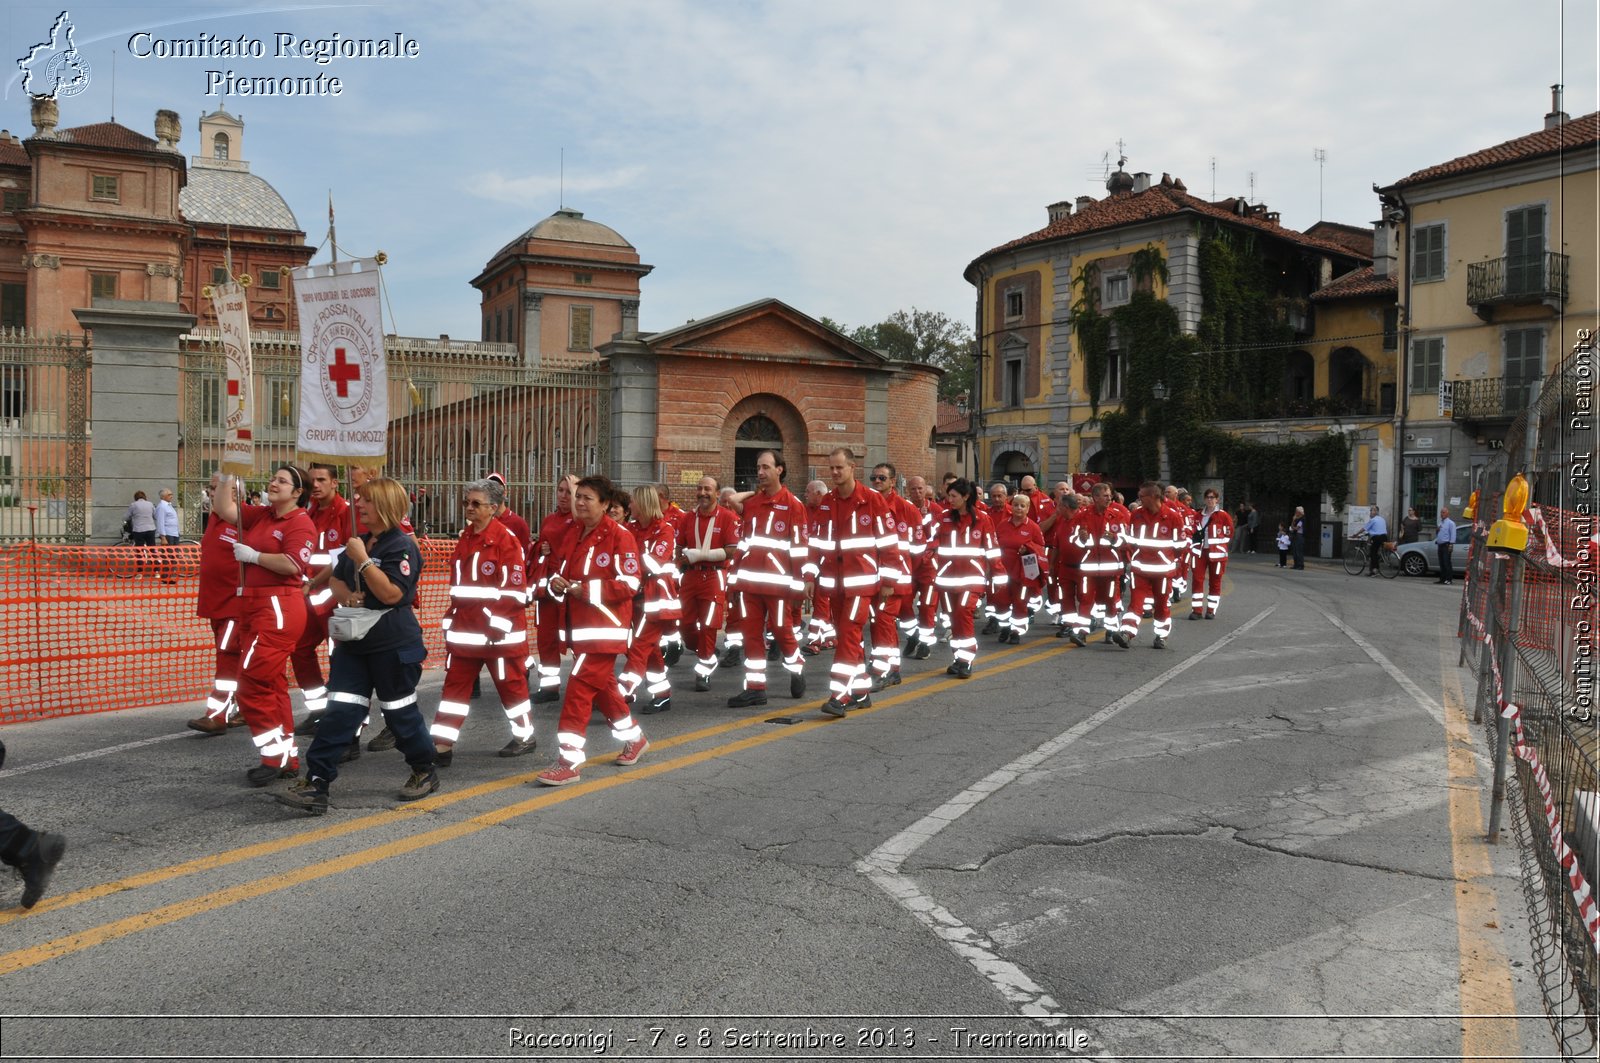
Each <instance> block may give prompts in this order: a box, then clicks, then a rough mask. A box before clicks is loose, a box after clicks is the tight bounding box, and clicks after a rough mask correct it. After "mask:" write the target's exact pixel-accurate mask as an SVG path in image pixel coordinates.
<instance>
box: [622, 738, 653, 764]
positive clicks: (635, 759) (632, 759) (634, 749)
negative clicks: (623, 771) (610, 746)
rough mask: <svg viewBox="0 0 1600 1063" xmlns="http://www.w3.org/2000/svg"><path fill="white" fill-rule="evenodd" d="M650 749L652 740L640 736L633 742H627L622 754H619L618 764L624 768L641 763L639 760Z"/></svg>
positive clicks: (624, 744)
mask: <svg viewBox="0 0 1600 1063" xmlns="http://www.w3.org/2000/svg"><path fill="white" fill-rule="evenodd" d="M649 748H650V739H648V738H646V737H645V736H644V735H640V736H639V737H638V738H635V739H634V740H633V741H632V742H625V743H623V746H622V752H621V753H618V754H617V763H618V764H621V765H622V766H623V767H624V768H626V767H628V766H629V765H632V764H637V763H639V758H640V757H642V756H644V751H645V750H647V749H649Z"/></svg>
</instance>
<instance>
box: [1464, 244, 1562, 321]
mask: <svg viewBox="0 0 1600 1063" xmlns="http://www.w3.org/2000/svg"><path fill="white" fill-rule="evenodd" d="M1566 301H1567V256H1566V255H1562V254H1557V253H1556V252H1554V251H1546V252H1544V253H1543V254H1538V255H1517V256H1508V257H1506V258H1491V259H1490V260H1489V261H1487V262H1473V263H1471V264H1469V265H1468V266H1467V303H1468V304H1469V305H1471V307H1472V311H1473V313H1475V314H1477V315H1478V316H1479V317H1481V318H1483V319H1484V320H1485V321H1488V320H1491V319H1492V318H1493V317H1494V308H1495V307H1497V306H1527V305H1531V304H1534V303H1542V304H1543V305H1545V306H1548V307H1549V308H1550V309H1552V310H1557V311H1559V310H1560V309H1561V307H1562V305H1563V304H1565V303H1566Z"/></svg>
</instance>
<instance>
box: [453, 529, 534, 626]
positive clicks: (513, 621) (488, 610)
mask: <svg viewBox="0 0 1600 1063" xmlns="http://www.w3.org/2000/svg"><path fill="white" fill-rule="evenodd" d="M526 561H527V559H526V557H525V556H524V554H523V552H522V544H521V543H519V542H517V537H516V535H515V534H513V532H512V531H511V529H510V528H508V527H506V526H505V525H504V524H501V523H500V522H499V521H497V520H491V521H490V522H489V525H488V527H486V528H484V530H483V532H482V534H479V533H478V532H475V531H473V530H472V525H470V524H469V525H467V526H466V527H465V528H463V529H462V531H461V537H460V538H459V539H457V540H456V550H455V553H454V554H453V555H452V556H451V558H450V568H449V572H450V607H449V608H448V609H446V610H445V613H444V616H443V618H441V619H440V621H439V626H440V627H441V628H443V629H444V644H445V648H446V649H448V650H449V651H450V652H451V653H452V654H455V655H457V656H460V657H475V658H483V657H509V656H512V655H513V654H521V653H524V652H526V648H527V644H528V581H527V577H526V574H525V571H524V568H525V565H526Z"/></svg>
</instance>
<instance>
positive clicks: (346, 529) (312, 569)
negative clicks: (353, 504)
mask: <svg viewBox="0 0 1600 1063" xmlns="http://www.w3.org/2000/svg"><path fill="white" fill-rule="evenodd" d="M306 515H307V516H308V517H310V518H311V524H312V526H313V527H315V528H316V529H317V538H316V550H315V551H314V552H313V553H312V555H311V564H310V565H309V566H308V567H307V568H306V578H307V579H308V580H312V579H316V578H317V577H318V576H320V575H322V574H323V573H324V572H327V571H329V570H330V569H332V568H333V562H334V560H335V559H336V558H337V556H338V555H337V551H340V550H343V549H344V543H345V540H346V539H348V538H349V537H350V503H348V502H346V501H345V500H344V499H343V498H342V497H340V496H339V495H334V496H333V500H332V501H330V502H329V503H328V504H327V505H325V506H320V505H318V504H317V503H316V502H315V501H313V502H312V503H311V505H309V506H308V507H306ZM333 606H334V601H333V588H331V587H328V586H323V587H322V588H321V589H320V590H315V591H313V590H311V589H310V588H309V587H307V588H306V595H305V610H306V626H305V630H303V631H301V633H300V641H299V642H298V643H296V644H295V647H294V653H293V654H291V655H290V657H289V664H290V667H292V668H293V669H294V681H295V682H296V683H298V684H300V696H301V697H303V698H305V702H306V713H307V719H308V720H309V719H311V718H313V717H315V716H317V715H318V714H320V713H321V712H322V711H323V710H324V709H326V708H327V707H328V687H327V684H326V683H325V682H324V681H323V678H322V662H321V661H320V660H318V659H317V650H318V648H320V647H321V646H322V644H323V643H324V642H327V641H328V617H329V616H331V615H333Z"/></svg>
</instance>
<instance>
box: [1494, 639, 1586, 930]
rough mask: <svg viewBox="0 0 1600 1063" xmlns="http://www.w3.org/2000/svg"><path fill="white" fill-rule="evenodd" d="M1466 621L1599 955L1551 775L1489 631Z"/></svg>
mask: <svg viewBox="0 0 1600 1063" xmlns="http://www.w3.org/2000/svg"><path fill="white" fill-rule="evenodd" d="M1467 622H1468V623H1469V624H1471V625H1472V629H1473V633H1474V634H1475V635H1476V636H1477V639H1478V641H1480V642H1482V643H1484V644H1485V645H1489V646H1490V652H1489V671H1490V672H1491V673H1492V674H1493V676H1494V696H1495V703H1496V704H1498V705H1499V706H1500V715H1501V716H1504V717H1505V718H1506V719H1507V720H1508V721H1510V728H1511V748H1512V750H1513V751H1514V752H1515V753H1516V755H1517V758H1518V759H1519V760H1521V761H1523V762H1524V763H1525V764H1527V765H1528V768H1529V770H1530V771H1532V772H1533V780H1534V784H1535V785H1536V786H1538V788H1539V796H1540V797H1541V798H1543V799H1544V818H1545V824H1546V825H1547V826H1548V827H1549V828H1550V851H1551V852H1553V853H1554V854H1555V855H1556V859H1557V860H1558V861H1559V862H1560V864H1561V869H1562V870H1563V871H1565V872H1566V873H1567V885H1568V887H1569V888H1570V889H1571V890H1572V899H1573V901H1575V902H1576V903H1577V905H1578V916H1579V918H1581V919H1582V920H1583V927H1584V929H1585V930H1587V931H1588V932H1589V943H1590V945H1592V946H1593V947H1594V950H1595V952H1596V954H1600V908H1597V907H1596V905H1595V899H1594V894H1593V892H1592V891H1591V890H1590V889H1589V882H1588V880H1587V879H1585V878H1584V877H1583V869H1582V868H1581V867H1579V866H1578V857H1577V854H1576V853H1574V852H1573V851H1572V848H1571V847H1570V846H1569V845H1567V840H1566V836H1565V834H1564V832H1563V831H1562V829H1561V814H1560V813H1559V812H1557V811H1556V803H1555V797H1554V795H1553V794H1552V793H1551V790H1550V775H1549V773H1548V772H1546V771H1545V770H1544V762H1543V761H1542V760H1540V759H1539V754H1538V751H1537V750H1535V749H1534V748H1533V747H1532V746H1530V745H1529V744H1528V743H1527V741H1526V738H1525V736H1524V734H1523V731H1522V709H1521V708H1520V707H1519V706H1517V705H1515V704H1513V703H1511V702H1509V701H1507V700H1506V692H1505V679H1504V677H1503V676H1502V675H1501V674H1500V662H1499V661H1498V660H1496V658H1495V654H1494V651H1493V646H1492V645H1491V644H1490V640H1489V632H1488V631H1487V629H1486V628H1485V627H1484V624H1483V621H1482V620H1480V619H1478V617H1477V616H1475V615H1473V613H1472V612H1471V611H1468V613H1467Z"/></svg>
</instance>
